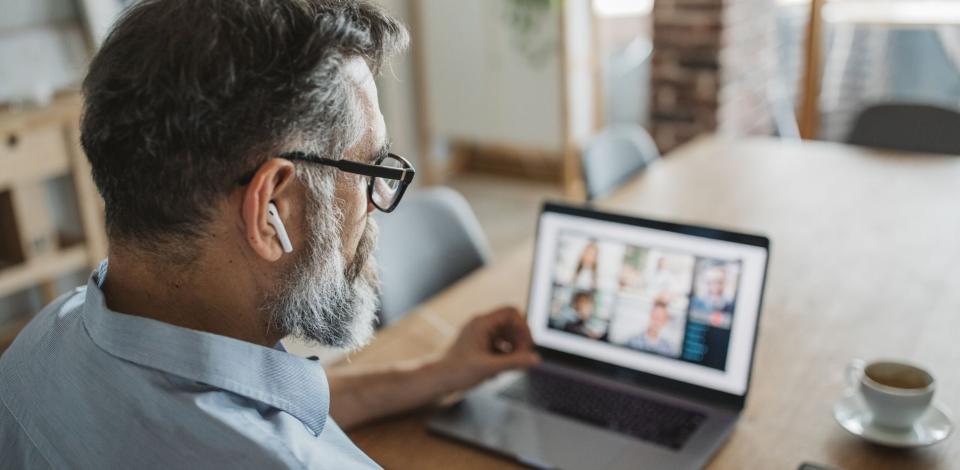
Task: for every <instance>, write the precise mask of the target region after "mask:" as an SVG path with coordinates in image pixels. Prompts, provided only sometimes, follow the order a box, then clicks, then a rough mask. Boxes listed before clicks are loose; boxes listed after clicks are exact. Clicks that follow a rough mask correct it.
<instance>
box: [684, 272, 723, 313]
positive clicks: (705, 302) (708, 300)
mask: <svg viewBox="0 0 960 470" xmlns="http://www.w3.org/2000/svg"><path fill="white" fill-rule="evenodd" d="M703 276H704V279H705V284H706V289H705V292H704V293H702V294H701V295H697V296H696V297H695V298H694V299H693V309H694V310H698V311H703V312H710V313H733V302H732V301H730V300H727V297H726V291H727V270H726V269H724V268H723V266H712V267H710V268H707V269H706V270H705V271H704V273H703Z"/></svg>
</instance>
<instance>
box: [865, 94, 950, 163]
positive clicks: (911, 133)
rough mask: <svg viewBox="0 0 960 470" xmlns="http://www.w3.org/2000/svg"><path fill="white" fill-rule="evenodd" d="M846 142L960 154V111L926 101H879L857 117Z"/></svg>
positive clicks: (887, 147) (915, 150)
mask: <svg viewBox="0 0 960 470" xmlns="http://www.w3.org/2000/svg"><path fill="white" fill-rule="evenodd" d="M847 143H850V144H854V145H863V146H867V147H878V148H886V149H892V150H907V151H914V152H930V153H945V154H951V155H960V112H957V111H955V110H951V109H946V108H941V107H937V106H931V105H925V104H905V103H903V104H898V103H888V104H878V105H874V106H869V107H867V108H865V109H864V110H863V111H861V112H860V114H859V115H858V116H857V119H856V121H855V123H854V125H853V130H852V131H850V135H849V136H848V137H847Z"/></svg>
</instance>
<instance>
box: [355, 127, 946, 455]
mask: <svg viewBox="0 0 960 470" xmlns="http://www.w3.org/2000/svg"><path fill="white" fill-rule="evenodd" d="M598 206H600V207H603V208H606V209H609V210H614V211H617V212H623V213H628V214H637V215H642V216H648V217H652V218H662V219H670V220H679V221H687V222H692V223H700V224H708V225H715V226H719V227H722V228H730V229H735V230H742V231H750V232H760V233H764V234H766V235H768V236H769V237H770V238H771V240H772V248H771V261H770V271H769V275H768V280H767V291H766V299H765V304H764V308H763V313H762V315H761V320H760V333H759V343H758V348H757V358H756V361H755V363H754V376H753V384H752V388H751V391H750V396H749V398H748V401H747V407H746V410H745V411H744V414H743V416H742V418H741V419H740V421H739V423H738V425H737V427H736V431H735V432H734V434H733V435H732V437H731V438H730V440H729V442H728V443H727V444H726V445H725V446H724V447H723V449H722V450H721V451H720V452H719V453H718V454H717V455H716V456H715V458H714V459H713V460H712V462H711V463H710V468H723V469H728V468H729V469H741V468H764V469H794V468H797V466H799V464H800V463H801V462H804V461H812V462H818V463H821V464H829V465H834V466H838V467H841V468H845V469H861V468H862V469H882V468H912V469H941V468H942V469H946V468H958V465H960V438H958V437H957V435H956V433H955V434H954V435H952V436H950V437H949V438H947V440H946V441H944V442H941V443H939V444H937V445H935V446H932V447H928V448H923V449H917V450H906V451H904V450H892V449H886V448H883V447H879V446H875V445H871V444H868V443H865V442H864V441H861V440H860V439H858V438H857V437H854V436H852V435H849V434H847V433H846V431H844V430H843V429H841V428H840V427H839V425H837V424H836V423H835V422H834V420H833V417H832V411H831V410H832V406H833V403H834V402H835V401H836V400H837V398H839V397H840V396H841V394H842V393H843V392H844V389H845V385H844V379H843V371H844V367H845V365H846V364H847V363H848V362H849V361H851V360H852V359H854V358H865V359H875V358H898V359H904V360H908V361H911V362H915V363H917V364H920V365H922V366H924V367H927V368H928V369H929V370H930V371H931V372H932V373H933V374H934V376H935V377H936V380H937V381H938V391H937V394H936V396H935V398H934V400H935V401H936V402H938V403H939V404H941V405H945V406H946V407H947V408H949V409H950V410H960V344H958V338H957V335H958V334H960V207H958V206H960V158H951V157H943V156H934V155H910V154H903V153H884V152H879V151H875V150H869V149H863V148H856V147H849V146H844V145H838V144H827V143H782V142H779V141H776V140H769V139H751V140H727V139H723V138H717V137H707V138H701V139H699V140H697V141H695V142H693V143H691V144H689V145H687V146H685V147H683V148H681V149H678V150H677V151H675V152H674V153H672V154H671V155H670V156H668V157H667V158H665V159H663V160H662V161H659V162H657V163H656V164H654V165H653V166H652V167H651V168H650V169H649V170H648V171H646V172H645V173H644V174H643V175H641V176H640V177H638V178H637V179H636V180H635V181H632V182H631V183H630V184H628V185H627V186H626V187H625V188H623V189H622V190H621V191H620V192H618V193H616V194H614V195H613V196H612V197H611V198H609V199H607V200H604V201H600V202H599V203H598ZM535 218H536V214H530V220H529V222H528V223H530V224H533V223H535ZM531 251H532V240H531V241H530V242H528V243H526V244H524V245H523V246H520V247H518V248H517V251H516V252H515V254H514V255H513V256H511V257H509V258H507V259H502V260H500V261H499V262H498V263H496V264H494V265H493V266H491V267H489V268H486V269H484V270H481V271H478V272H476V273H475V274H473V275H471V276H470V277H468V278H467V279H465V280H463V281H461V282H460V283H458V284H456V285H455V286H453V287H452V288H450V289H448V290H447V291H444V292H443V293H441V294H439V295H438V296H436V297H435V298H433V299H431V300H430V301H428V302H427V303H426V304H424V305H422V306H421V307H420V308H418V309H417V310H416V311H415V312H414V313H412V314H411V315H410V316H409V317H407V318H405V319H404V320H403V321H401V322H399V323H397V324H395V325H394V326H391V327H390V328H388V329H386V330H384V331H382V332H381V333H380V334H379V335H378V337H377V339H376V340H375V341H374V342H373V343H372V344H371V345H369V346H368V347H367V348H365V349H364V350H362V351H360V352H358V353H355V354H354V355H352V356H350V357H349V358H348V359H347V361H349V362H353V363H363V364H376V363H388V362H390V361H394V360H397V359H402V358H409V357H417V356H420V355H423V354H429V353H432V352H436V351H438V350H440V349H441V348H443V347H444V346H445V345H446V344H447V343H448V342H449V341H450V340H451V338H452V336H453V334H454V333H455V332H456V331H457V329H458V328H459V326H460V325H461V324H463V323H464V322H465V321H467V320H468V319H469V318H470V317H471V316H472V315H474V314H476V313H479V312H483V311H485V310H488V309H490V308H493V307H496V306H498V305H502V304H513V305H517V306H519V307H521V308H523V307H524V306H525V302H526V293H527V287H528V282H529V269H530V258H531ZM429 415H430V410H420V411H416V412H411V413H409V414H407V415H404V416H399V417H394V418H390V419H387V420H384V421H381V422H379V423H374V424H371V425H368V426H365V427H363V428H361V429H358V430H355V431H353V432H351V433H350V436H351V437H352V438H353V439H354V440H355V441H356V442H357V444H358V445H359V446H360V447H361V448H362V449H363V450H364V451H366V452H367V453H368V454H369V455H370V456H371V457H373V458H374V459H375V460H377V461H378V462H379V463H380V464H381V465H383V466H384V467H386V468H418V469H430V468H438V469H439V468H468V469H469V468H511V467H513V465H512V464H510V463H509V462H507V461H505V460H502V459H500V458H497V457H495V456H492V455H488V454H486V453H483V452H480V451H477V450H473V449H470V448H468V447H465V446H462V445H460V444H456V443H453V442H450V441H447V440H445V439H443V438H440V437H435V436H432V435H429V434H428V433H427V431H426V427H425V423H426V420H427V419H429ZM638 468H643V465H642V463H639V462H638Z"/></svg>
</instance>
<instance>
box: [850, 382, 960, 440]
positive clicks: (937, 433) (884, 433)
mask: <svg viewBox="0 0 960 470" xmlns="http://www.w3.org/2000/svg"><path fill="white" fill-rule="evenodd" d="M833 417H834V418H836V420H837V422H838V423H840V426H843V429H846V430H847V431H849V432H850V433H851V434H853V435H855V436H860V437H862V438H864V439H866V440H868V441H870V442H873V443H874V444H880V445H884V446H889V447H902V448H909V447H923V446H928V445H931V444H936V443H938V442H940V441H942V440H944V439H946V438H947V436H949V435H950V433H951V432H952V431H953V424H952V423H951V422H950V416H949V415H948V414H947V413H946V412H945V411H943V410H942V407H941V406H938V405H937V404H936V403H934V404H933V406H931V407H930V408H929V409H928V410H927V412H926V413H924V414H923V416H921V417H920V419H919V420H917V422H916V423H915V424H914V425H913V428H911V429H904V430H902V431H901V430H897V429H890V428H884V427H879V426H874V425H873V424H872V423H871V421H872V419H873V416H872V414H871V413H870V410H869V409H867V405H866V403H864V402H863V399H861V398H860V397H859V396H858V395H856V394H847V395H845V396H844V397H843V398H841V399H840V401H838V402H837V403H836V404H835V405H834V406H833Z"/></svg>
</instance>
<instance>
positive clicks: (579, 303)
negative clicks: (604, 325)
mask: <svg viewBox="0 0 960 470" xmlns="http://www.w3.org/2000/svg"><path fill="white" fill-rule="evenodd" d="M595 304H596V302H595V301H594V298H593V294H591V293H590V292H577V293H576V294H574V295H573V299H572V300H571V301H570V304H569V305H567V306H565V307H564V308H563V309H561V310H560V313H559V314H558V315H557V317H556V318H554V319H553V320H552V325H551V326H553V327H554V328H557V329H560V330H563V331H566V332H567V333H573V334H578V335H582V336H586V337H588V338H594V339H604V338H605V335H606V334H605V332H603V331H597V328H596V325H595V322H594V321H593V315H594V312H595V309H596V305H595Z"/></svg>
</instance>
